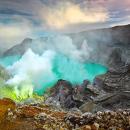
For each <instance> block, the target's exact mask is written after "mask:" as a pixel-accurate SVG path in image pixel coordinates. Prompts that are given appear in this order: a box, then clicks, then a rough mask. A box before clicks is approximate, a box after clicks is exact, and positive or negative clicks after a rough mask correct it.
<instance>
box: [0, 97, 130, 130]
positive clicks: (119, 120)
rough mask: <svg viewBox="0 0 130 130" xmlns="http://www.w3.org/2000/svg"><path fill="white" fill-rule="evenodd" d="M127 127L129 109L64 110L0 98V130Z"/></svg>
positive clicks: (108, 129) (115, 129) (125, 129)
mask: <svg viewBox="0 0 130 130" xmlns="http://www.w3.org/2000/svg"><path fill="white" fill-rule="evenodd" d="M72 129H75V130H130V110H129V109H127V110H121V109H119V110H116V111H105V112H97V113H95V114H92V113H89V112H86V113H81V112H80V111H76V110H75V111H65V110H63V109H59V110H58V109H56V108H55V107H53V106H49V105H45V104H43V103H34V104H28V105H27V104H26V105H25V104H24V105H23V104H21V105H20V104H17V105H16V104H15V103H14V102H13V101H12V100H10V99H7V98H4V99H1V100H0V130H72Z"/></svg>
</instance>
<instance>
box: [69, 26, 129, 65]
mask: <svg viewBox="0 0 130 130" xmlns="http://www.w3.org/2000/svg"><path fill="white" fill-rule="evenodd" d="M69 36H70V37H71V38H72V39H73V43H74V44H76V45H77V46H78V48H80V47H81V46H82V44H83V42H84V40H86V41H87V44H88V46H89V47H91V48H92V49H93V51H91V52H90V60H92V61H95V62H99V63H101V64H105V65H108V62H109V60H111V57H112V55H111V54H112V53H113V54H114V52H113V50H115V49H116V48H118V49H120V50H121V51H122V52H121V54H122V55H121V57H122V59H123V60H124V61H125V62H130V44H129V43H130V25H125V26H117V27H113V28H106V29H98V30H92V31H91V30H90V31H85V32H80V33H75V34H69ZM108 66H109V65H108Z"/></svg>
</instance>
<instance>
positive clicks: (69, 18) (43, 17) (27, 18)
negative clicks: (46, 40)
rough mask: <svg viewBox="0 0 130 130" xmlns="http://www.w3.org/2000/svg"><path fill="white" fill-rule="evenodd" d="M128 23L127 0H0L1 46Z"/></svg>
mask: <svg viewBox="0 0 130 130" xmlns="http://www.w3.org/2000/svg"><path fill="white" fill-rule="evenodd" d="M129 23H130V0H123V1H122V0H0V46H1V48H6V47H7V46H8V48H9V47H11V46H13V45H15V44H17V43H20V42H21V41H22V40H23V39H24V38H26V37H40V36H44V35H48V34H50V33H70V32H71V33H73V32H81V31H84V30H88V29H95V28H104V27H111V26H116V25H124V24H129Z"/></svg>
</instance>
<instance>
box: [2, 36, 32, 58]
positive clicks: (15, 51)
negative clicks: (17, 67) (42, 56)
mask: <svg viewBox="0 0 130 130" xmlns="http://www.w3.org/2000/svg"><path fill="white" fill-rule="evenodd" d="M31 43H32V39H30V38H26V39H24V40H23V42H22V43H20V44H18V45H15V46H13V47H12V48H10V49H8V50H7V51H6V52H4V54H3V56H10V55H22V54H24V52H26V50H27V49H28V48H30V47H31Z"/></svg>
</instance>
